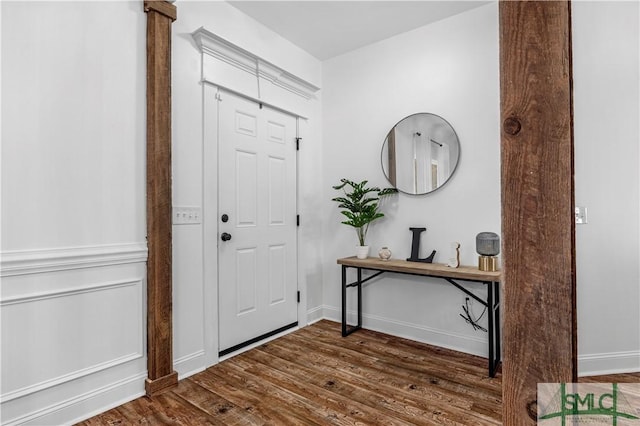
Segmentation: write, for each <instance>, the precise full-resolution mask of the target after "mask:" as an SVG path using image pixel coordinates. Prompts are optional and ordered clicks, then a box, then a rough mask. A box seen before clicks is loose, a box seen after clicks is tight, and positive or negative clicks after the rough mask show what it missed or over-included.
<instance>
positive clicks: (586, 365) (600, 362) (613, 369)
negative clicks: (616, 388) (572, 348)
mask: <svg viewBox="0 0 640 426" xmlns="http://www.w3.org/2000/svg"><path fill="white" fill-rule="evenodd" d="M637 372H640V351H627V352H610V353H602V354H587V355H578V376H579V377H584V376H601V375H604V374H622V373H637Z"/></svg>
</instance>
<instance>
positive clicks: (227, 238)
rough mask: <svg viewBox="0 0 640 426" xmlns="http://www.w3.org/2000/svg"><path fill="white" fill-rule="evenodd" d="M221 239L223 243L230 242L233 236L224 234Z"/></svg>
mask: <svg viewBox="0 0 640 426" xmlns="http://www.w3.org/2000/svg"><path fill="white" fill-rule="evenodd" d="M220 239H221V240H222V241H229V240H230V239H231V234H229V233H226V232H223V233H222V235H220Z"/></svg>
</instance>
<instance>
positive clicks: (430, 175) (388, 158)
mask: <svg viewBox="0 0 640 426" xmlns="http://www.w3.org/2000/svg"><path fill="white" fill-rule="evenodd" d="M459 157H460V142H459V141H458V135H456V132H455V130H453V127H451V125H450V124H449V123H448V122H447V121H446V120H445V119H444V118H442V117H440V116H437V115H435V114H430V113H418V114H413V115H410V116H408V117H405V118H403V119H402V120H400V121H399V122H398V123H397V124H396V125H395V126H393V128H392V129H391V130H390V131H389V133H388V134H387V137H386V138H385V140H384V144H383V145H382V171H383V172H384V175H385V176H386V178H387V179H388V180H389V182H390V183H391V185H393V186H394V187H396V188H397V189H398V190H399V191H402V192H404V193H407V194H414V195H420V194H427V193H429V192H432V191H435V190H436V189H438V188H440V187H441V186H442V185H444V184H445V183H446V182H447V180H449V178H450V177H451V175H452V174H453V172H454V171H455V169H456V166H457V164H458V158H459Z"/></svg>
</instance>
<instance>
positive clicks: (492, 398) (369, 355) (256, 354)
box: [80, 321, 640, 426]
mask: <svg viewBox="0 0 640 426" xmlns="http://www.w3.org/2000/svg"><path fill="white" fill-rule="evenodd" d="M614 378H616V379H621V380H617V381H619V382H621V381H631V382H640V374H632V375H623V376H602V377H600V378H594V379H592V380H591V381H604V382H609V381H615V380H613V379H614ZM501 386H502V384H501V378H500V373H498V375H497V377H496V378H489V377H487V360H486V359H484V358H480V357H475V356H471V355H467V354H462V353H460V352H455V351H450V350H447V349H443V348H438V347H433V346H429V345H425V344H421V343H417V342H414V341H411V340H406V339H401V338H398V337H393V336H389V335H385V334H381V333H376V332H373V331H368V330H361V331H358V332H357V333H354V334H352V335H351V336H349V337H346V338H342V337H341V336H340V325H339V324H337V323H334V322H330V321H320V322H318V323H315V324H313V325H311V326H309V327H305V328H303V329H301V330H298V331H296V332H294V333H291V334H288V335H286V336H284V337H281V338H279V339H277V340H274V341H272V342H269V343H267V344H264V345H262V346H260V347H258V348H255V349H252V350H250V351H248V352H245V353H243V354H241V355H238V356H236V357H233V358H231V359H229V360H226V361H224V362H221V363H220V364H218V365H216V366H214V367H211V368H209V369H207V370H206V371H203V372H202V373H198V374H196V375H194V376H191V377H189V378H187V379H184V380H182V381H180V383H179V384H178V386H177V387H176V388H174V389H172V390H169V391H167V392H165V393H163V394H161V395H158V396H155V397H154V398H152V399H151V398H147V397H142V398H139V399H137V400H135V401H132V402H129V403H127V404H125V405H122V406H120V407H117V408H114V409H112V410H110V411H107V412H105V413H103V414H101V415H99V416H97V417H94V418H91V419H89V420H87V421H85V422H82V423H80V425H85V426H95V425H143V424H144V425H327V424H337V425H355V424H359V425H465V426H467V425H500V424H501V423H502V422H501V417H502V414H501V411H502V406H501V398H502V397H501Z"/></svg>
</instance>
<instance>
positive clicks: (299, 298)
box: [298, 290, 300, 303]
mask: <svg viewBox="0 0 640 426" xmlns="http://www.w3.org/2000/svg"><path fill="white" fill-rule="evenodd" d="M298 303H300V290H298Z"/></svg>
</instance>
